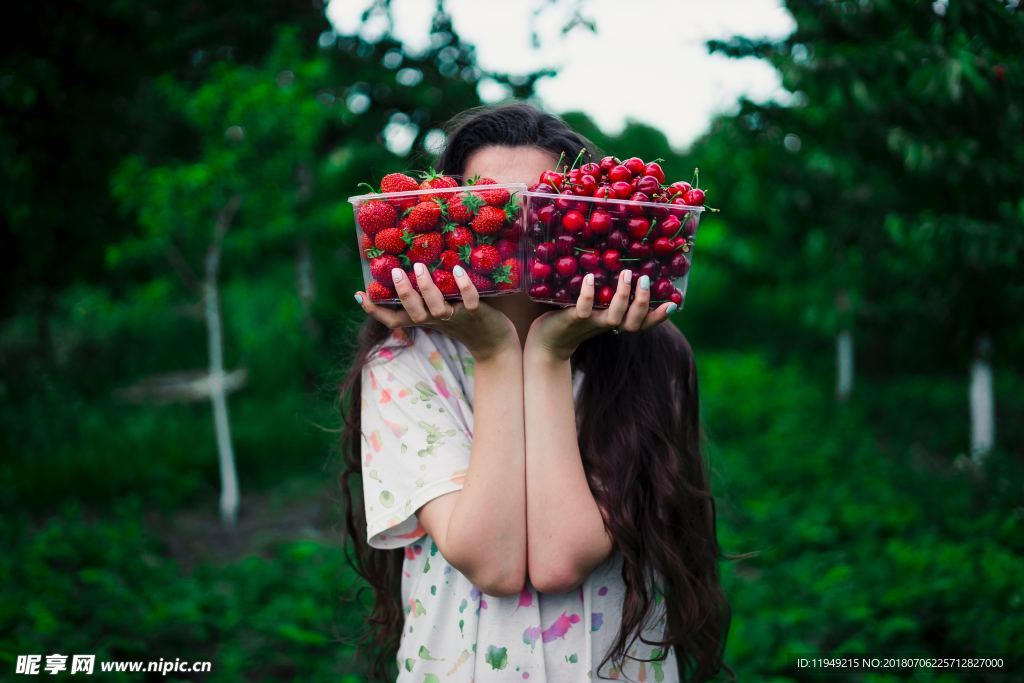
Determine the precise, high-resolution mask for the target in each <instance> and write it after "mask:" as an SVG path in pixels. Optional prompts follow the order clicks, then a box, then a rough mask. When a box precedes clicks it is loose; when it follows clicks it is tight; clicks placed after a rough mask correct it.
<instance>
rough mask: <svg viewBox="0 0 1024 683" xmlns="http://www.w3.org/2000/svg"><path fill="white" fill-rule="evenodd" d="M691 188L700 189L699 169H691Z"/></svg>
mask: <svg viewBox="0 0 1024 683" xmlns="http://www.w3.org/2000/svg"><path fill="white" fill-rule="evenodd" d="M693 186H694V187H700V169H699V168H694V169H693Z"/></svg>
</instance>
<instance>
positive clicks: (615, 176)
mask: <svg viewBox="0 0 1024 683" xmlns="http://www.w3.org/2000/svg"><path fill="white" fill-rule="evenodd" d="M632 177H633V174H632V173H630V172H629V169H628V168H626V167H625V166H623V165H621V164H620V165H618V166H616V167H614V168H613V169H612V170H610V171H608V180H610V181H612V182H613V183H617V182H619V181H628V180H629V179H630V178H632Z"/></svg>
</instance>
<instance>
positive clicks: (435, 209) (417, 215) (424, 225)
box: [406, 201, 441, 233]
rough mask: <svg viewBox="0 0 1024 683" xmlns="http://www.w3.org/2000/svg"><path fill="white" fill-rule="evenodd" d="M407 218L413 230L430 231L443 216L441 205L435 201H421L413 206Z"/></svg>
mask: <svg viewBox="0 0 1024 683" xmlns="http://www.w3.org/2000/svg"><path fill="white" fill-rule="evenodd" d="M406 218H407V219H408V220H409V227H411V228H412V229H413V232H419V233H424V232H430V231H431V230H433V229H434V228H435V227H436V226H437V221H438V220H439V219H440V218H441V206H440V205H439V204H438V203H437V202H434V201H421V202H420V203H419V204H417V205H416V206H414V207H412V209H411V210H410V211H409V214H408V215H407V216H406Z"/></svg>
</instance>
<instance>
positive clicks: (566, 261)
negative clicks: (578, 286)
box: [555, 256, 576, 277]
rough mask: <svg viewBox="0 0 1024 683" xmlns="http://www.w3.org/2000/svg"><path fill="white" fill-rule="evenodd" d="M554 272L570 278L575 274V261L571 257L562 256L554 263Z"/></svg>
mask: <svg viewBox="0 0 1024 683" xmlns="http://www.w3.org/2000/svg"><path fill="white" fill-rule="evenodd" d="M555 270H556V271H558V274H559V275H561V276H562V277H571V276H572V275H574V274H575V273H576V259H574V258H573V257H572V256H563V257H562V258H560V259H558V260H557V261H555Z"/></svg>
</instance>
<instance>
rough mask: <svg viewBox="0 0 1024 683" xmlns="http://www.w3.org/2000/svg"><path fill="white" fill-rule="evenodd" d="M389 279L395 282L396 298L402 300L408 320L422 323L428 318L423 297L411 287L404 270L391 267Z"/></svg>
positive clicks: (428, 314)
mask: <svg viewBox="0 0 1024 683" xmlns="http://www.w3.org/2000/svg"><path fill="white" fill-rule="evenodd" d="M391 279H392V281H394V283H395V291H396V292H398V298H399V299H400V300H401V301H402V306H403V307H404V308H405V310H406V312H407V313H408V314H409V318H410V320H412V321H413V322H414V323H416V324H417V325H422V324H423V323H425V322H427V321H428V320H430V313H428V312H427V309H426V307H425V306H424V305H423V297H421V296H420V295H419V293H418V292H417V291H416V290H415V289H413V288H412V283H411V282H410V281H409V278H408V277H406V275H405V272H404V271H403V270H402V269H401V268H392V269H391Z"/></svg>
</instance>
